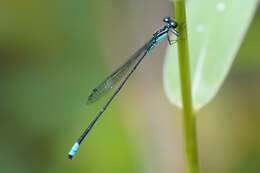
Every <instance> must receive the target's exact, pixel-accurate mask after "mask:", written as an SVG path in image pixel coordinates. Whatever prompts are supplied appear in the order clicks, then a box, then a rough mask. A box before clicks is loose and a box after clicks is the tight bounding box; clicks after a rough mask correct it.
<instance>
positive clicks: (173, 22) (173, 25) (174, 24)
mask: <svg viewBox="0 0 260 173" xmlns="http://www.w3.org/2000/svg"><path fill="white" fill-rule="evenodd" d="M170 25H171V26H172V27H173V28H177V26H178V24H177V23H176V22H175V21H171V22H170Z"/></svg>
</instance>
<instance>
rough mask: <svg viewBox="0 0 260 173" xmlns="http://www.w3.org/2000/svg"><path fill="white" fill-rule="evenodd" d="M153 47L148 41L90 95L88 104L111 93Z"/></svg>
mask: <svg viewBox="0 0 260 173" xmlns="http://www.w3.org/2000/svg"><path fill="white" fill-rule="evenodd" d="M150 45H151V40H150V41H148V42H147V43H146V44H145V45H144V46H143V47H141V48H140V49H139V50H137V51H136V52H135V53H134V54H133V55H132V56H131V57H130V58H129V59H128V60H127V61H126V62H125V63H124V64H123V65H122V66H120V67H119V68H118V69H116V70H115V71H114V72H113V73H112V74H111V75H109V76H108V77H107V78H106V79H105V80H104V81H103V82H101V83H100V84H99V85H98V86H97V87H96V88H94V89H93V90H92V92H91V93H90V95H89V97H88V100H87V104H90V103H93V102H95V101H97V100H98V99H99V98H101V97H102V96H104V95H105V94H106V93H107V92H109V91H110V90H111V89H112V88H113V87H114V86H116V84H117V83H118V82H119V81H121V79H122V78H123V77H124V76H126V74H127V73H128V72H129V71H130V69H131V68H132V67H133V66H134V65H135V63H136V62H137V60H138V59H139V57H140V55H142V53H143V52H144V51H146V49H147V48H148V47H149V46H150Z"/></svg>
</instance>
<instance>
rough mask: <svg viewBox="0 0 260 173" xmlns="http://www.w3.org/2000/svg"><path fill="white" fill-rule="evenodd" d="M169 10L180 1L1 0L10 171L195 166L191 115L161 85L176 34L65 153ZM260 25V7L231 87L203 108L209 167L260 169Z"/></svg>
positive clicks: (3, 146)
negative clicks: (188, 124)
mask: <svg viewBox="0 0 260 173" xmlns="http://www.w3.org/2000/svg"><path fill="white" fill-rule="evenodd" d="M241 10H242V9H241ZM165 16H173V7H172V4H171V3H169V2H168V1H164V0H161V1H157V0H150V1H148V0H143V1H137V0H126V1H119V0H111V1H105V0H99V1H94V0H78V1H71V0H70V1H69V0H63V1H60V0H52V1H51V0H45V1H33V0H25V1H18V0H10V1H3V2H1V6H0V58H1V64H0V75H1V78H0V79H1V81H0V82H1V84H0V90H1V97H0V103H1V104H0V134H1V139H0V152H1V154H0V169H1V172H5V173H16V172H19V173H23V172H26V173H28V172H39V173H49V172H50V173H52V172H72V171H73V172H91V173H100V172H102V173H117V172H118V173H121V172H124V173H133V172H135V173H141V172H142V173H143V172H147V173H148V172H149V173H157V172H162V173H168V172H178V173H181V172H185V171H184V170H185V168H184V154H183V147H182V121H181V113H180V111H179V110H178V109H177V108H175V107H174V106H172V105H170V104H169V102H168V101H167V99H166V96H165V94H164V91H163V85H162V64H163V57H164V55H165V48H166V46H167V42H166V41H164V42H162V44H160V46H158V48H157V49H155V50H154V51H153V52H152V54H151V55H149V56H148V57H146V59H145V60H144V62H143V63H142V65H141V66H140V68H139V69H138V70H137V71H136V73H135V75H134V76H133V77H132V78H131V79H130V80H129V81H128V84H127V85H126V87H125V88H124V89H123V90H122V92H121V93H120V94H119V95H118V97H117V98H116V99H115V100H114V102H113V103H112V104H111V106H110V107H109V109H108V110H107V111H106V112H105V114H104V116H103V117H102V118H101V120H100V121H99V122H98V123H97V125H96V126H95V128H94V129H93V131H92V132H91V133H90V134H89V136H88V137H87V139H86V140H85V141H84V142H83V143H82V145H81V148H80V149H79V152H78V153H77V155H76V157H75V158H74V159H73V160H72V161H70V160H68V159H67V152H68V151H69V149H70V148H71V146H72V145H73V143H74V142H75V140H76V139H77V138H78V137H79V135H80V134H81V132H82V131H83V130H84V128H86V126H87V125H88V124H89V122H90V121H91V120H92V118H93V117H94V116H95V115H96V113H97V112H98V111H99V110H100V108H101V107H102V105H103V103H104V101H105V99H103V100H101V101H99V102H97V103H96V104H93V105H91V106H86V105H85V102H86V98H87V96H88V94H89V92H90V91H91V89H93V88H94V87H95V86H96V85H97V84H98V83H99V82H101V81H102V80H103V79H104V78H105V77H106V76H107V75H108V74H109V73H110V72H112V71H113V69H115V68H116V67H117V66H119V65H121V64H122V63H123V62H124V61H125V60H126V59H127V58H128V57H129V56H130V55H131V54H132V53H133V52H134V51H135V50H136V49H138V48H139V47H140V46H141V45H142V44H143V43H145V41H146V40H148V39H149V38H150V36H151V34H152V33H153V32H154V31H155V30H156V29H157V28H158V27H160V26H161V25H162V18H163V17H165ZM259 31H260V11H259V10H258V12H257V14H256V16H255V18H254V20H253V22H252V25H251V27H250V29H249V32H248V34H247V35H246V38H245V40H244V42H243V44H242V47H241V49H240V51H239V53H238V56H237V58H236V60H235V62H234V65H233V67H232V70H231V73H230V74H229V75H228V78H227V79H226V81H225V83H224V85H223V87H222V88H221V90H220V92H219V93H218V95H217V96H216V98H215V99H214V100H213V101H212V102H211V103H210V104H209V105H208V106H206V107H205V108H203V109H202V110H201V111H200V112H199V113H198V115H199V116H198V122H197V123H198V141H199V155H200V165H201V172H210V173H219V172H221V173H233V172H234V173H257V172H260V133H259V129H258V127H259V125H258V124H260V116H259V114H260V107H259V103H260V78H259V76H260V59H259V57H260V55H259V40H260V34H259ZM220 70H221V69H220Z"/></svg>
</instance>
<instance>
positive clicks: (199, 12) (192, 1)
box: [163, 0, 259, 110]
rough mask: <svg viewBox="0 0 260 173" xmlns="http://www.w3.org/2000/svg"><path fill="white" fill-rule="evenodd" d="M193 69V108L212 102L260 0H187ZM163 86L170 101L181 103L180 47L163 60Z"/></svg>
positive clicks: (191, 68)
mask: <svg viewBox="0 0 260 173" xmlns="http://www.w3.org/2000/svg"><path fill="white" fill-rule="evenodd" d="M186 3H187V9H186V11H187V20H188V21H187V32H188V35H189V51H190V58H191V60H190V71H191V83H192V99H193V106H194V109H196V110H198V109H199V108H201V107H202V106H204V105H206V104H207V103H209V102H210V101H211V100H212V99H213V98H214V96H215V95H216V93H217V91H218V90H219V88H220V86H221V84H222V83H223V81H224V79H225V77H226V76H227V74H228V72H229V70H230V68H231V65H232V62H233V61H234V58H235V56H236V53H237V52H238V50H239V47H240V45H241V43H242V40H243V38H244V36H245V33H246V31H247V29H248V27H249V25H250V22H251V21H252V19H253V17H254V13H255V11H256V8H257V5H258V3H259V1H258V0H247V1H238V0H222V1H219V0H210V1H209V0H188V1H187V2H186ZM163 78H164V88H165V91H166V94H167V97H168V98H169V100H170V101H171V103H173V104H175V105H177V106H179V107H182V98H181V88H180V78H179V68H178V58H177V47H176V46H170V47H169V48H168V51H167V54H166V60H165V63H164V74H163Z"/></svg>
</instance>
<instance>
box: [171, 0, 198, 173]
mask: <svg viewBox="0 0 260 173" xmlns="http://www.w3.org/2000/svg"><path fill="white" fill-rule="evenodd" d="M174 7H175V18H176V21H177V22H178V24H179V26H181V30H182V33H181V36H180V37H179V38H178V39H180V40H179V41H178V43H177V48H178V57H179V69H180V80H181V91H182V103H183V129H184V144H185V154H186V156H185V158H186V165H187V171H188V173H199V162H198V150H197V141H196V140H197V139H196V117H195V114H194V110H193V107H192V96H191V80H190V64H189V49H188V35H187V27H186V12H185V1H184V0H179V1H177V0H176V1H175V2H174Z"/></svg>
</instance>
